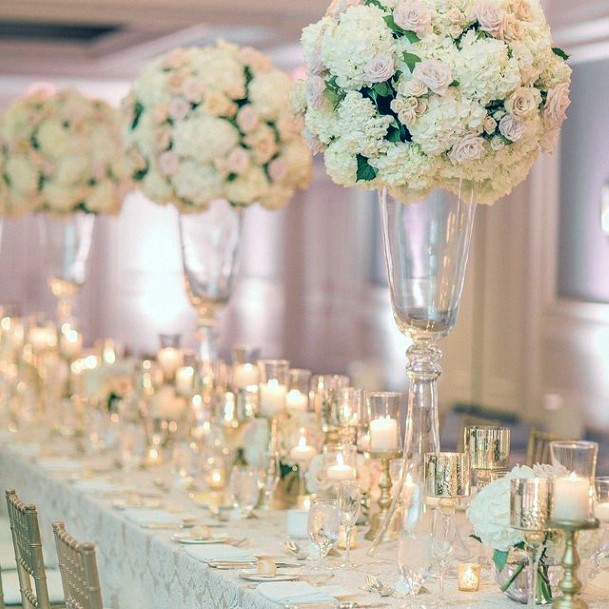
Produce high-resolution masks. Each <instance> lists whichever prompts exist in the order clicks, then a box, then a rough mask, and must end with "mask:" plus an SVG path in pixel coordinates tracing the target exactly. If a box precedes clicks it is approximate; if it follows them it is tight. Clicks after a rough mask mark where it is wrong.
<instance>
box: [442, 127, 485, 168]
mask: <svg viewBox="0 0 609 609" xmlns="http://www.w3.org/2000/svg"><path fill="white" fill-rule="evenodd" d="M482 156H484V139H483V138H481V137H480V136H478V135H474V134H473V133H468V134H467V135H465V136H463V137H462V138H461V139H460V140H459V141H458V142H457V143H456V144H454V145H453V147H452V149H451V151H450V152H449V153H448V158H449V159H450V161H451V163H453V164H454V165H462V164H463V163H468V162H470V161H475V160H476V159H479V158H481V157H482Z"/></svg>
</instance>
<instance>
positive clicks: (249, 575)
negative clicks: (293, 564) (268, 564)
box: [239, 569, 299, 582]
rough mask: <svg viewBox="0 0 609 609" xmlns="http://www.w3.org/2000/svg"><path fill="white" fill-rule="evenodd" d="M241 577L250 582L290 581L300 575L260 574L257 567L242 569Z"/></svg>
mask: <svg viewBox="0 0 609 609" xmlns="http://www.w3.org/2000/svg"><path fill="white" fill-rule="evenodd" d="M239 577H240V578H241V579H246V580H247V581H249V582H289V581H295V580H297V579H298V577H299V576H298V575H296V574H294V573H291V574H290V573H277V574H276V575H260V574H259V573H257V572H256V569H251V570H247V571H241V573H239Z"/></svg>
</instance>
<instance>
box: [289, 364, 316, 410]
mask: <svg viewBox="0 0 609 609" xmlns="http://www.w3.org/2000/svg"><path fill="white" fill-rule="evenodd" d="M310 383H311V371H310V370H303V369H301V368H292V369H291V370H290V371H289V373H288V393H287V395H286V406H287V409H288V412H290V413H293V414H296V413H302V412H307V411H308V410H309V396H308V393H309V385H310Z"/></svg>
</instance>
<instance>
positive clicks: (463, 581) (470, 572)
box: [457, 563, 480, 592]
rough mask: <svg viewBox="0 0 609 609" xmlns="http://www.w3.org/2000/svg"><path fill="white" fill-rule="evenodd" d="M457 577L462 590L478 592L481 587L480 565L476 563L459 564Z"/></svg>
mask: <svg viewBox="0 0 609 609" xmlns="http://www.w3.org/2000/svg"><path fill="white" fill-rule="evenodd" d="M457 579H458V582H459V590H460V591H461V592H477V591H478V590H479V589H480V565H478V564H476V563H460V564H458V565H457Z"/></svg>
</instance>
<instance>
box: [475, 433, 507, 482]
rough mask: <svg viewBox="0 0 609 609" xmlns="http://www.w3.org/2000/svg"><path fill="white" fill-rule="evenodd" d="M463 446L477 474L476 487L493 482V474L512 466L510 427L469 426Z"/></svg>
mask: <svg viewBox="0 0 609 609" xmlns="http://www.w3.org/2000/svg"><path fill="white" fill-rule="evenodd" d="M463 434H464V437H463V446H464V451H465V453H466V454H467V455H468V456H469V461H470V468H471V470H472V471H473V472H475V474H476V486H478V487H482V486H485V485H487V484H488V483H489V482H491V480H492V477H493V473H494V472H498V471H506V470H507V469H508V468H509V466H510V430H509V428H508V427H495V426H491V425H468V426H467V427H466V428H465V430H464V432H463Z"/></svg>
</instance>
